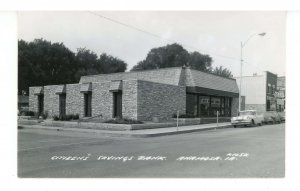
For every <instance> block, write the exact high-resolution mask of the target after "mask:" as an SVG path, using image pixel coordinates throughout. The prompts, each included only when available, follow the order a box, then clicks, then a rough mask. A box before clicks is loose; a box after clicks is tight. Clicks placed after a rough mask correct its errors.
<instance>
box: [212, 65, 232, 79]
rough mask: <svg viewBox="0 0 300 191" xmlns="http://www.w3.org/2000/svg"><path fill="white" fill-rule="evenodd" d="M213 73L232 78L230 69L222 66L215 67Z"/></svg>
mask: <svg viewBox="0 0 300 191" xmlns="http://www.w3.org/2000/svg"><path fill="white" fill-rule="evenodd" d="M212 73H213V74H216V75H218V76H222V77H226V78H232V77H233V75H232V74H231V71H230V70H228V69H227V68H223V66H220V67H216V68H215V69H214V70H213V71H212Z"/></svg>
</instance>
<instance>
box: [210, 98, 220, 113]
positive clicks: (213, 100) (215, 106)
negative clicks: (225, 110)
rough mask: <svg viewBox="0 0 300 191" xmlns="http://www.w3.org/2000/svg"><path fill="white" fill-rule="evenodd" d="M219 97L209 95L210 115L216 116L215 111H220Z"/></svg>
mask: <svg viewBox="0 0 300 191" xmlns="http://www.w3.org/2000/svg"><path fill="white" fill-rule="evenodd" d="M220 108H221V98H219V97H211V116H214V117H215V116H217V111H219V112H220Z"/></svg>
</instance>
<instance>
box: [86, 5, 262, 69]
mask: <svg viewBox="0 0 300 191" xmlns="http://www.w3.org/2000/svg"><path fill="white" fill-rule="evenodd" d="M87 12H88V13H90V14H93V15H95V16H97V17H100V18H102V19H106V20H108V21H111V22H113V23H116V24H119V25H122V26H124V27H127V28H130V29H133V30H136V31H138V32H142V33H144V34H147V35H150V36H152V37H155V38H158V39H163V40H165V41H169V42H171V43H178V41H175V40H172V39H169V38H164V37H162V36H160V35H157V34H154V33H152V32H148V31H146V30H143V29H140V28H138V27H135V26H133V25H129V24H126V23H123V22H120V21H117V20H115V19H112V18H109V17H106V16H103V15H101V14H98V13H95V12H92V11H87ZM180 44H181V45H183V46H185V47H189V48H191V49H194V50H198V51H200V52H206V53H207V54H212V55H215V56H218V57H222V58H225V59H230V60H234V61H240V60H239V59H238V58H234V57H230V56H225V55H221V54H217V53H213V52H210V51H207V50H202V49H199V48H196V47H194V46H191V45H188V44H185V43H180ZM247 63H248V64H250V65H252V66H254V67H255V68H257V69H259V70H261V69H260V68H258V67H257V66H255V65H253V64H251V63H249V62H247ZM261 71H263V70H261Z"/></svg>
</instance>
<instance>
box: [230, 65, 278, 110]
mask: <svg viewBox="0 0 300 191" xmlns="http://www.w3.org/2000/svg"><path fill="white" fill-rule="evenodd" d="M235 79H236V81H237V84H238V87H240V79H241V78H240V77H235ZM276 91H277V75H276V74H273V73H271V72H268V71H265V72H263V74H261V75H257V74H255V75H253V76H243V77H242V91H241V95H243V96H245V109H246V110H248V109H255V110H257V111H259V112H265V111H276Z"/></svg>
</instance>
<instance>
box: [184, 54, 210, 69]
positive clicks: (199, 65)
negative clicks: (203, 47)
mask: <svg viewBox="0 0 300 191" xmlns="http://www.w3.org/2000/svg"><path fill="white" fill-rule="evenodd" d="M211 64H212V58H211V57H210V56H209V55H204V54H201V53H199V52H192V53H190V57H189V66H190V67H191V68H192V69H195V70H201V71H206V72H210V71H211V70H212V68H211Z"/></svg>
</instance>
